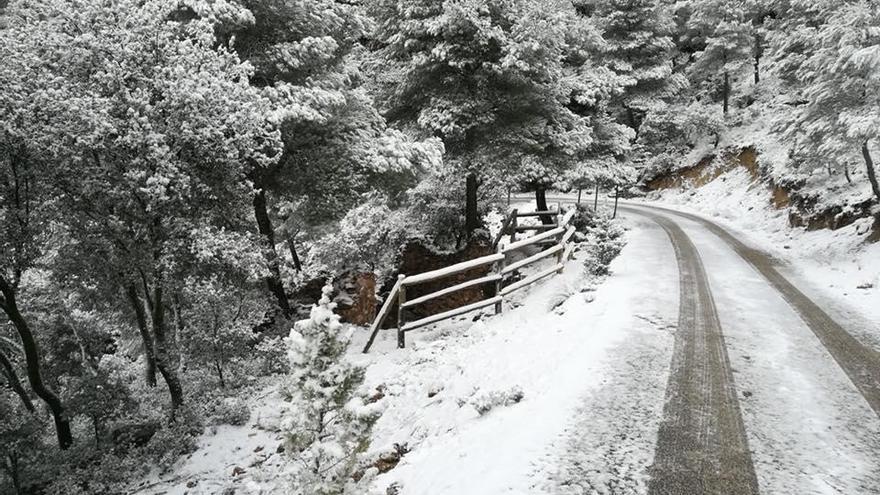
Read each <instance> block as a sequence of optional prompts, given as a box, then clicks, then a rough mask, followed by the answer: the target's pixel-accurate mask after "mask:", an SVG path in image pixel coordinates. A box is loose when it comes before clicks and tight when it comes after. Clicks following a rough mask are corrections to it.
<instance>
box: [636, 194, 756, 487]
mask: <svg viewBox="0 0 880 495" xmlns="http://www.w3.org/2000/svg"><path fill="white" fill-rule="evenodd" d="M624 209H625V210H626V211H629V212H632V213H636V214H639V215H643V216H646V217H648V218H651V219H652V220H653V221H655V222H657V223H658V224H659V225H660V226H661V227H662V228H663V229H664V230H665V231H666V233H667V235H668V236H669V238H670V240H671V241H672V245H673V248H674V249H675V255H676V259H677V262H678V267H679V278H680V286H679V290H680V301H679V323H678V330H677V331H676V335H675V347H674V351H673V357H672V368H671V372H670V377H669V382H668V385H667V390H666V404H665V406H664V408H663V420H662V422H661V424H660V429H659V432H658V437H657V446H656V450H655V454H654V465H653V466H652V467H651V479H650V481H649V483H648V493H649V494H657V495H661V494H662V495H667V494H668V495H673V494H674V495H685V494H697V493H702V494H722V493H723V494H726V495H740V494H757V493H758V482H757V477H756V475H755V468H754V465H753V462H752V458H751V453H750V452H749V447H748V441H747V439H746V433H745V427H744V425H743V420H742V414H741V412H740V408H739V402H738V399H737V396H736V391H735V388H734V383H733V373H732V371H731V369H730V362H729V359H728V357H727V350H726V348H725V345H724V336H723V334H722V332H721V324H720V322H719V320H718V314H717V312H716V310H715V303H714V300H713V299H712V292H711V289H710V288H709V281H708V277H707V275H706V271H705V269H704V267H703V264H702V260H701V259H700V255H699V253H698V252H697V250H696V247H695V246H694V244H693V243H692V242H691V240H690V239H689V238H688V236H687V235H686V234H685V233H684V231H683V230H682V229H681V227H679V226H678V225H676V224H675V223H674V222H673V221H671V220H669V219H667V218H665V217H663V216H660V215H655V214H652V213H649V212H646V211H644V210H639V209H635V208H626V207H624Z"/></svg>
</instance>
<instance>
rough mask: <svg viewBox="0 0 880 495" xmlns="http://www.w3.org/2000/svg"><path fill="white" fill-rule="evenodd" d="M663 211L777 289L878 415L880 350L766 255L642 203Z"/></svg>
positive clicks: (691, 217) (685, 215)
mask: <svg viewBox="0 0 880 495" xmlns="http://www.w3.org/2000/svg"><path fill="white" fill-rule="evenodd" d="M646 207H647V208H654V209H657V210H662V211H663V212H664V213H669V214H672V215H677V216H679V217H682V218H686V219H688V220H693V221H695V222H697V223H699V224H701V225H703V226H704V227H706V228H707V229H708V230H709V231H710V232H712V233H713V234H715V235H716V236H718V237H719V238H720V239H721V240H722V241H724V242H725V243H726V244H728V245H729V246H730V247H731V248H733V250H734V251H735V252H736V253H737V254H738V255H739V256H740V257H741V258H743V259H744V260H746V261H747V262H748V263H749V264H750V265H751V266H752V267H753V268H754V269H755V270H756V271H757V272H758V273H760V274H761V275H762V276H763V277H764V278H765V279H767V281H768V282H769V283H770V284H771V285H772V286H773V287H774V288H775V289H776V290H777V291H779V293H780V294H782V297H783V298H784V299H785V300H786V301H787V302H788V304H789V305H790V306H791V307H792V308H794V310H795V311H796V312H797V313H798V314H799V315H800V316H801V318H802V319H803V320H804V322H805V323H806V324H807V326H808V327H809V328H810V330H812V331H813V333H814V334H815V335H816V337H817V338H818V339H819V341H820V342H822V345H824V346H825V348H826V349H828V352H829V353H831V356H832V357H833V358H834V360H835V361H837V364H838V365H839V366H840V367H841V368H842V369H843V371H844V372H845V373H846V375H847V376H848V377H849V379H850V380H851V381H852V382H853V384H854V385H855V386H856V388H857V389H858V390H859V392H860V393H861V394H862V397H864V398H865V400H866V401H867V402H868V404H869V405H870V406H871V409H873V410H874V412H875V413H876V414H877V415H878V416H880V353H878V352H877V351H875V350H874V349H872V348H870V347H868V346H866V345H864V344H862V343H861V342H860V341H859V340H858V339H856V338H855V337H853V336H852V335H851V334H850V333H849V332H847V331H846V330H845V329H844V328H843V327H842V326H840V325H839V324H838V323H837V322H836V321H834V320H833V319H832V318H831V317H830V316H829V315H828V313H826V312H825V311H824V310H822V308H820V307H819V306H818V305H817V304H816V303H815V302H813V301H812V300H811V299H810V298H809V297H807V296H806V295H804V293H803V292H801V291H800V290H798V288H797V287H795V286H794V284H792V283H791V282H789V281H788V279H786V278H785V277H784V276H783V275H782V274H781V273H779V271H778V270H776V268H775V267H774V266H773V265H774V264H775V262H774V260H773V259H772V258H771V257H770V256H768V255H767V254H765V253H763V252H761V251H759V250H757V249H753V248H750V247H748V246H746V245H745V244H744V243H743V242H741V241H740V240H739V239H737V238H736V237H734V236H733V235H732V234H731V233H730V232H728V231H727V230H726V229H724V228H722V227H721V226H719V225H717V224H715V223H714V222H710V221H708V220H706V219H704V218H702V217H699V216H697V215H692V214H690V213H684V212H679V211H676V210H672V209H669V208H662V207H657V206H646Z"/></svg>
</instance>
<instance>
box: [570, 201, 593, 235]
mask: <svg viewBox="0 0 880 495" xmlns="http://www.w3.org/2000/svg"><path fill="white" fill-rule="evenodd" d="M569 225H571V226H572V227H574V228H575V229H576V230H577V231H578V232H580V233H581V234H586V233H588V232H589V231H590V229H592V228H594V227H595V226H596V212H595V210H593V208H591V207H589V206H587V205H586V204H584V203H578V204H576V205H575V213H574V216H573V217H571V222H569Z"/></svg>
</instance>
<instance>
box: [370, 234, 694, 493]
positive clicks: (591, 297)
mask: <svg viewBox="0 0 880 495" xmlns="http://www.w3.org/2000/svg"><path fill="white" fill-rule="evenodd" d="M628 242H629V244H628V245H627V247H626V248H625V249H624V251H623V253H622V254H621V256H620V257H619V258H618V259H617V260H616V261H615V262H614V263H613V264H612V269H613V271H614V275H613V276H611V277H610V278H609V279H607V280H606V281H605V283H603V284H601V285H599V286H598V287H597V288H596V290H595V291H587V292H584V293H580V292H578V289H579V287H580V286H582V285H583V284H584V275H583V271H582V269H581V267H580V266H579V263H578V262H577V261H571V262H569V263H568V266H567V268H566V271H565V273H564V274H563V275H562V276H559V277H556V278H553V279H550V280H549V281H547V282H545V283H544V284H540V285H537V286H533V288H532V289H530V290H528V292H526V293H524V294H522V295H521V296H520V299H519V301H518V302H516V303H514V304H513V306H519V307H507V308H505V311H504V313H503V314H502V315H500V316H491V317H484V318H482V319H480V320H479V321H477V322H473V321H472V320H473V315H471V316H467V317H464V318H461V319H459V320H458V321H456V322H454V323H452V324H446V325H440V326H438V327H434V328H431V327H429V328H427V329H425V330H423V331H421V332H418V333H415V334H414V335H413V337H414V338H412V339H411V341H412V343H411V344H410V345H409V347H408V348H407V349H406V350H397V349H394V341H393V340H394V339H393V336H392V335H391V332H387V335H385V336H383V337H382V339H381V340H380V341H378V343H377V344H376V345H375V346H374V349H375V351H373V352H372V353H371V354H369V355H366V356H362V357H360V358H359V359H360V360H361V362H362V363H364V364H367V365H368V366H369V368H368V377H367V380H368V382H369V383H370V384H372V385H373V386H378V385H380V384H381V385H384V386H385V387H386V390H387V392H386V393H387V396H386V398H385V399H384V400H385V401H387V405H386V407H387V409H386V411H385V414H384V415H383V416H382V418H381V419H380V420H379V423H378V424H377V425H376V427H375V434H374V443H375V445H374V448H381V447H383V446H391V445H393V444H395V443H396V444H406V445H407V446H408V448H409V449H411V452H410V453H409V454H407V455H406V456H405V457H404V458H403V460H402V461H401V463H400V464H399V465H398V466H397V467H396V468H395V469H393V470H392V471H390V472H388V473H386V474H384V475H382V476H380V477H379V478H378V480H377V482H376V487H375V488H376V491H375V493H385V490H386V488H387V487H388V486H390V485H392V484H395V483H397V484H398V485H400V486H401V487H402V491H401V493H403V494H414V495H417V494H426V495H427V494H496V493H498V494H500V493H522V494H525V493H541V492H546V493H559V492H560V490H561V489H562V487H566V486H567V487H570V488H571V489H573V490H575V492H577V490H576V489H575V488H574V486H575V485H572V482H576V483H586V484H589V485H595V486H604V487H607V486H610V485H609V483H618V482H620V480H622V479H626V478H627V476H623V475H622V476H617V475H615V473H618V474H623V473H627V472H631V473H632V474H631V477H630V478H631V479H630V480H629V482H631V483H632V485H633V486H641V485H643V483H644V470H645V468H646V466H647V465H648V464H650V462H651V460H652V452H653V445H654V442H655V437H656V421H657V420H659V417H660V414H659V412H660V409H661V408H662V403H663V388H664V386H665V381H666V378H665V377H666V373H667V372H668V365H669V357H670V352H671V343H672V336H671V335H670V332H669V328H670V325H674V323H675V317H676V316H677V278H676V276H675V264H674V258H673V257H672V256H673V255H672V251H671V247H670V246H669V244H668V241H667V240H666V238H665V236H664V234H663V233H662V231H659V229H657V228H655V227H651V228H645V227H644V225H642V226H640V228H636V229H632V230H630V232H629V234H628ZM658 266H659V267H660V269H659V270H658ZM664 270H665V271H664ZM666 272H668V273H666ZM557 304H558V307H556V309H554V306H556V305H557ZM633 343H637V344H636V345H633ZM645 373H648V374H649V375H650V378H649V379H647V380H643V381H641V383H639V384H638V386H637V387H636V388H634V389H633V388H630V387H631V385H632V384H633V383H634V381H636V380H634V379H633V378H634V377H635V376H636V375H638V376H644V374H645ZM511 390H517V391H521V392H522V395H523V398H522V400H521V401H520V402H518V403H515V404H511V405H508V406H498V407H496V408H495V409H492V410H491V411H489V412H488V413H485V414H484V415H482V416H481V415H480V414H479V413H478V412H477V409H476V407H475V406H477V405H478V404H480V403H481V402H483V401H484V400H485V398H486V397H488V396H490V395H492V394H495V393H504V392H508V391H511ZM633 432H636V434H634V435H633V436H632V437H630V436H629V435H632V434H633ZM585 461H589V462H588V463H587V465H583V463H584V462H585ZM593 461H594V462H593ZM603 491H604V490H603Z"/></svg>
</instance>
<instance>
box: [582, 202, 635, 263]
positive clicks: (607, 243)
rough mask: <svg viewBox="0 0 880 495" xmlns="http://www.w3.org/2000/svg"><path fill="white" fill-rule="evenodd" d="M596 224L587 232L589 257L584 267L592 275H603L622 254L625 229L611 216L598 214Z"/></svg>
mask: <svg viewBox="0 0 880 495" xmlns="http://www.w3.org/2000/svg"><path fill="white" fill-rule="evenodd" d="M595 220H596V225H595V226H594V227H593V228H591V229H590V230H589V232H588V234H587V239H588V246H587V257H586V259H584V267H585V268H586V270H587V272H588V273H590V274H591V275H596V276H601V275H607V274H608V273H609V271H608V266H609V265H610V264H611V262H612V261H613V260H614V258H616V257H617V255H619V254H620V251H621V250H622V249H623V246H624V245H625V244H626V241H624V239H623V229H621V228H620V227H619V226H618V225H617V224H615V223H614V222H613V221H612V220H611V219H610V218H608V217H604V216H597V217H596V218H595Z"/></svg>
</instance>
